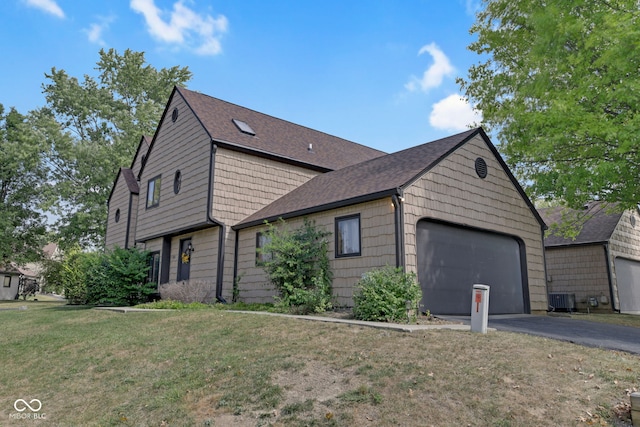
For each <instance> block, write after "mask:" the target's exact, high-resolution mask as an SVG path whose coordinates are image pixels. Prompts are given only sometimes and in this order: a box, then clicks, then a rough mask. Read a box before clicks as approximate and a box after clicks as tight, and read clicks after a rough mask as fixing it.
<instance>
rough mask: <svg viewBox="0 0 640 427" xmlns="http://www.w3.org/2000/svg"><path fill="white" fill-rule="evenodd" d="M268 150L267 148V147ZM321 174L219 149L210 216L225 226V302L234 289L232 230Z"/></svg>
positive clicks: (233, 240) (233, 243) (233, 236)
mask: <svg viewBox="0 0 640 427" xmlns="http://www.w3.org/2000/svg"><path fill="white" fill-rule="evenodd" d="M266 149H268V147H265V150H266ZM318 173H319V172H315V171H311V170H308V169H304V168H301V167H299V166H293V165H289V164H285V163H281V162H277V161H274V160H270V159H265V158H261V157H256V156H252V155H250V154H246V153H241V152H238V151H232V150H228V149H223V148H218V150H217V151H216V154H215V167H214V189H213V204H212V207H211V215H212V217H213V218H215V220H216V221H219V222H221V223H223V224H225V225H226V230H225V232H226V236H225V265H224V279H223V283H224V287H223V291H224V292H223V296H224V298H225V299H227V300H230V299H231V289H232V285H233V263H234V251H235V232H234V231H233V230H231V226H233V225H235V224H237V223H238V222H240V221H242V220H243V219H245V218H246V217H248V216H249V215H251V214H252V213H254V212H256V211H257V210H259V209H261V208H263V207H264V206H266V205H267V204H269V203H271V202H273V201H274V200H276V199H278V198H280V197H282V196H283V195H285V194H286V193H288V192H289V191H291V190H293V189H294V188H297V187H299V186H300V185H302V184H304V183H305V182H307V181H308V180H309V179H311V178H313V177H314V176H316V175H317V174H318ZM254 237H255V236H254ZM216 244H217V240H216ZM254 244H255V243H254Z"/></svg>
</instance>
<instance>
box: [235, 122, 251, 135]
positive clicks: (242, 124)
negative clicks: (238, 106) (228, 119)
mask: <svg viewBox="0 0 640 427" xmlns="http://www.w3.org/2000/svg"><path fill="white" fill-rule="evenodd" d="M232 121H233V124H234V125H236V127H237V128H238V130H239V131H240V132H242V133H246V134H247V135H251V136H255V135H256V133H255V132H254V131H253V129H251V126H249V125H248V124H246V123H245V122H243V121H242V120H237V119H232Z"/></svg>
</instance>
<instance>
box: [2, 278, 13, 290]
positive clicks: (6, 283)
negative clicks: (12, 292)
mask: <svg viewBox="0 0 640 427" xmlns="http://www.w3.org/2000/svg"><path fill="white" fill-rule="evenodd" d="M2 286H4V287H5V288H10V287H11V276H4V282H3V283H2Z"/></svg>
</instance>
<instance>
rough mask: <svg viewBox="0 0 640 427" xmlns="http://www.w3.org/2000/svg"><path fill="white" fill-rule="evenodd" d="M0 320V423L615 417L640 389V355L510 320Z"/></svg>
mask: <svg viewBox="0 0 640 427" xmlns="http://www.w3.org/2000/svg"><path fill="white" fill-rule="evenodd" d="M20 306H27V309H26V310H13V309H12V310H5V309H6V308H17V307H20ZM0 322H2V334H1V335H0V358H1V360H2V364H3V366H2V369H0V408H1V411H0V425H2V426H6V425H9V426H13V425H16V426H24V425H47V426H94V425H95V426H147V425H148V426H161V425H167V426H270V425H271V426H304V425H308V426H413V425H416V426H422V425H424V426H429V425H435V426H467V425H470V426H558V425H563V426H564V425H589V424H597V425H613V424H614V422H615V419H616V414H617V413H619V414H621V415H622V416H623V417H624V416H625V414H626V416H628V406H627V405H628V402H629V397H628V393H629V392H630V391H631V390H633V389H634V388H638V387H640V357H638V356H635V355H630V354H626V353H621V352H615V351H605V350H599V349H594V348H585V347H580V346H576V345H573V344H570V343H565V342H559V341H553V340H547V339H543V338H538V337H532V336H527V335H521V334H513V333H507V332H492V333H489V334H487V335H481V334H472V333H470V332H461V331H450V330H436V331H426V332H420V333H414V334H406V333H398V332H389V331H386V330H380V329H372V328H367V327H358V326H348V325H338V324H326V323H320V322H310V321H303V320H297V319H292V318H283V317H275V316H264V315H257V314H239V313H233V312H228V311H223V310H216V309H204V310H191V311H187V310H184V311H175V312H165V311H162V312H146V313H126V314H123V313H115V312H109V311H101V310H93V309H88V308H84V307H71V306H65V305H62V304H61V303H55V302H41V301H38V302H31V301H27V302H22V301H20V302H8V303H0ZM18 399H24V400H25V401H27V402H29V401H31V400H32V399H38V400H39V401H40V402H41V403H42V408H41V409H40V411H38V412H37V413H31V412H30V410H26V411H24V412H22V413H18V412H17V410H16V409H15V408H14V403H15V402H16V401H17V400H18ZM19 408H21V407H20V406H19ZM20 414H26V415H30V416H31V415H32V416H33V417H35V414H37V415H38V416H40V417H44V419H39V420H33V419H30V420H25V419H18V415H20Z"/></svg>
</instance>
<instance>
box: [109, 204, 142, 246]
mask: <svg viewBox="0 0 640 427" xmlns="http://www.w3.org/2000/svg"><path fill="white" fill-rule="evenodd" d="M132 206H133V193H131V192H130V193H129V210H128V214H127V232H126V234H125V241H124V248H125V249H129V233H130V232H131V207H132ZM108 222H109V221H107V223H108ZM134 246H135V243H134Z"/></svg>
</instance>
